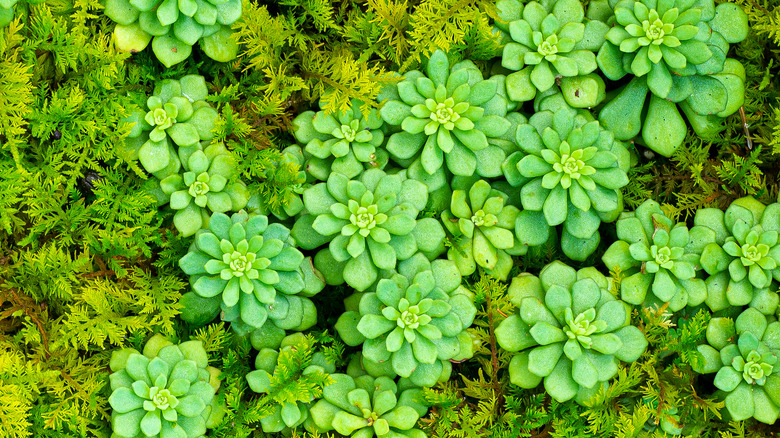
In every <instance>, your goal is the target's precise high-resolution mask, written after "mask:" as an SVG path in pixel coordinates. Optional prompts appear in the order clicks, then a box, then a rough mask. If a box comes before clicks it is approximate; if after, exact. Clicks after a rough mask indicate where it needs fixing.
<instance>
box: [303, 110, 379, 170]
mask: <svg viewBox="0 0 780 438" xmlns="http://www.w3.org/2000/svg"><path fill="white" fill-rule="evenodd" d="M323 104H324V102H323ZM362 106H363V105H362V102H360V101H358V100H353V101H352V105H351V107H350V109H349V110H347V111H340V112H338V114H327V113H325V112H324V111H318V112H316V113H315V112H314V111H305V112H303V113H301V114H299V115H298V117H296V118H295V120H293V126H295V132H294V134H295V138H296V139H297V140H298V141H299V142H301V143H303V144H305V147H304V150H305V151H306V152H307V153H308V154H310V155H311V156H312V158H309V160H308V162H307V169H308V171H309V173H310V174H312V175H314V177H315V178H317V179H319V180H321V181H325V180H327V179H328V175H329V174H330V172H338V173H341V174H344V175H346V176H347V177H349V178H355V177H356V176H358V175H360V173H361V172H363V170H364V169H365V168H368V169H370V168H379V169H382V168H384V166H385V165H386V164H387V159H388V155H387V151H386V150H384V149H377V148H378V147H379V146H381V145H382V143H383V141H384V138H385V137H384V133H383V131H382V127H383V125H384V121H383V120H382V117H381V116H380V115H379V111H378V110H376V109H371V110H369V111H368V114H366V115H363V114H362V113H361V107H362Z"/></svg>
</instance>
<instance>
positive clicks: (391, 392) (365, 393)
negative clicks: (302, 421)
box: [310, 374, 428, 438]
mask: <svg viewBox="0 0 780 438" xmlns="http://www.w3.org/2000/svg"><path fill="white" fill-rule="evenodd" d="M330 377H331V378H332V379H333V380H334V382H333V383H331V384H330V385H328V386H326V387H325V388H324V390H323V398H322V400H320V401H318V402H317V403H316V404H315V405H314V406H312V408H311V409H310V414H311V416H312V419H313V420H314V424H315V425H316V426H317V427H318V428H319V429H321V430H324V431H331V430H335V431H336V432H338V433H339V434H341V435H344V436H352V437H361V438H371V437H390V436H406V437H410V438H424V437H425V433H423V432H422V431H421V430H420V429H417V428H415V426H416V424H417V419H418V418H420V416H422V415H425V412H427V410H428V408H427V407H424V406H423V405H421V404H420V403H421V402H422V400H419V401H417V400H414V399H413V397H410V396H411V395H412V394H416V392H417V391H415V390H409V389H407V390H399V388H398V386H397V385H396V384H395V382H393V381H392V380H390V379H389V378H387V377H378V378H376V379H374V378H373V377H371V376H367V375H365V376H360V377H356V378H352V377H350V376H348V375H346V374H331V376H330ZM407 394H408V395H407Z"/></svg>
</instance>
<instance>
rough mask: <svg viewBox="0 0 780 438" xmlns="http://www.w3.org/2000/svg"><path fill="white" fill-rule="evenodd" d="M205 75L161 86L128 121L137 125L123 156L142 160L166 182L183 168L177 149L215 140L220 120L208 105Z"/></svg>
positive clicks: (157, 87)
mask: <svg viewBox="0 0 780 438" xmlns="http://www.w3.org/2000/svg"><path fill="white" fill-rule="evenodd" d="M206 96H208V90H207V89H206V81H205V79H204V78H203V76H199V75H187V76H184V77H182V78H181V79H179V80H175V79H165V80H163V81H160V82H158V83H157V85H156V86H155V88H154V93H153V94H152V95H151V96H149V98H148V99H147V100H146V104H145V108H144V109H142V110H138V111H135V112H133V113H132V114H130V116H129V117H128V118H127V119H125V121H126V122H128V123H133V124H134V125H133V127H132V130H131V131H130V134H129V135H128V137H127V139H125V149H123V150H120V152H121V153H123V154H125V155H127V156H128V158H130V159H138V160H139V161H140V162H141V165H142V166H143V167H144V169H146V171H147V172H149V173H152V174H154V175H156V176H157V177H158V178H160V179H162V178H164V177H165V176H168V175H171V174H173V173H177V172H178V171H179V168H180V166H181V163H180V160H179V158H178V155H177V150H176V147H191V146H193V145H196V144H198V143H199V142H201V141H210V140H211V139H213V138H214V134H213V133H212V132H211V130H212V129H214V124H215V123H216V121H217V119H218V118H219V114H218V113H217V111H216V110H215V109H214V108H212V107H211V106H210V105H209V104H208V103H207V102H206V100H205V99H206Z"/></svg>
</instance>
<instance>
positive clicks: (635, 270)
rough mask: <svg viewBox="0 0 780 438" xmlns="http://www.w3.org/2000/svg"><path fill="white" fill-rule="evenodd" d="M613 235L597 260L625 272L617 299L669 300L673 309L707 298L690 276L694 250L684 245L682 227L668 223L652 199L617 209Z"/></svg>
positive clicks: (636, 301) (686, 241)
mask: <svg viewBox="0 0 780 438" xmlns="http://www.w3.org/2000/svg"><path fill="white" fill-rule="evenodd" d="M617 235H618V239H620V240H618V241H616V242H615V243H613V244H612V245H611V246H610V247H609V248H608V249H607V251H606V252H605V253H604V256H603V257H602V260H603V262H604V264H605V265H606V266H607V268H608V269H610V270H611V271H616V270H618V269H619V271H620V272H622V273H623V275H625V278H623V280H622V281H621V283H620V297H621V298H622V299H623V301H625V302H627V303H630V304H634V305H644V306H647V305H648V304H658V305H660V304H662V303H669V310H671V311H673V312H676V311H678V310H680V309H682V308H683V307H685V306H691V307H694V306H698V305H699V304H701V303H703V302H704V300H705V299H706V298H707V285H706V284H705V283H704V280H702V279H701V278H697V277H696V268H697V267H698V266H699V254H696V253H693V252H691V251H690V250H689V248H688V244H689V243H690V241H691V237H690V232H689V231H688V227H687V226H686V225H685V224H684V223H677V224H674V223H673V222H672V220H671V219H669V218H668V217H667V216H666V215H665V214H664V213H663V211H662V210H661V206H660V205H659V204H658V203H657V202H655V201H652V200H647V201H645V202H644V203H642V205H640V206H639V207H637V209H636V211H634V212H630V213H623V214H622V215H621V217H620V219H619V220H618V221H617ZM648 292H652V294H651V295H650V296H648ZM648 298H650V299H648Z"/></svg>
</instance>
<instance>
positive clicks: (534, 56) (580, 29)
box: [499, 0, 608, 106]
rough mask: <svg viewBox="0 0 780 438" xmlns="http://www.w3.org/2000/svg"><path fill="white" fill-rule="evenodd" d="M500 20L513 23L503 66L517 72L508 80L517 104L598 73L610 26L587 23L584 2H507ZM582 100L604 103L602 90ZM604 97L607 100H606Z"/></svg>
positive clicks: (507, 26)
mask: <svg viewBox="0 0 780 438" xmlns="http://www.w3.org/2000/svg"><path fill="white" fill-rule="evenodd" d="M503 3H505V5H503V6H504V7H503V8H501V9H500V13H499V16H501V17H502V18H503V19H504V21H507V22H508V24H505V25H504V24H502V25H500V28H502V30H503V31H504V32H506V33H507V34H508V37H509V38H507V44H506V45H505V46H504V52H503V55H502V58H501V65H502V66H503V67H505V68H508V69H509V70H514V71H515V72H514V73H511V74H510V75H508V76H507V78H506V86H507V95H508V97H509V98H510V99H511V100H514V101H520V102H522V101H527V100H531V99H533V98H534V97H535V96H536V95H537V93H543V92H545V91H548V90H549V89H551V88H553V86H554V85H555V81H556V79H560V78H575V77H578V76H583V75H587V74H589V73H591V72H593V71H594V70H596V67H597V65H596V55H595V54H594V52H595V51H597V50H598V48H599V47H600V46H601V45H602V43H603V41H604V36H605V34H606V33H607V30H608V27H607V25H606V24H604V23H601V22H599V21H590V20H586V19H585V12H584V10H583V8H582V4H581V3H580V2H579V1H578V0H559V1H556V2H542V3H538V2H535V1H533V2H530V3H527V4H525V5H523V4H521V3H519V2H514V1H505V2H503ZM593 94H594V95H593V96H582V99H583V100H587V101H588V102H590V103H591V105H590V106H593V105H595V104H596V103H597V102H598V92H596V93H593ZM602 98H603V97H602Z"/></svg>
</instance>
